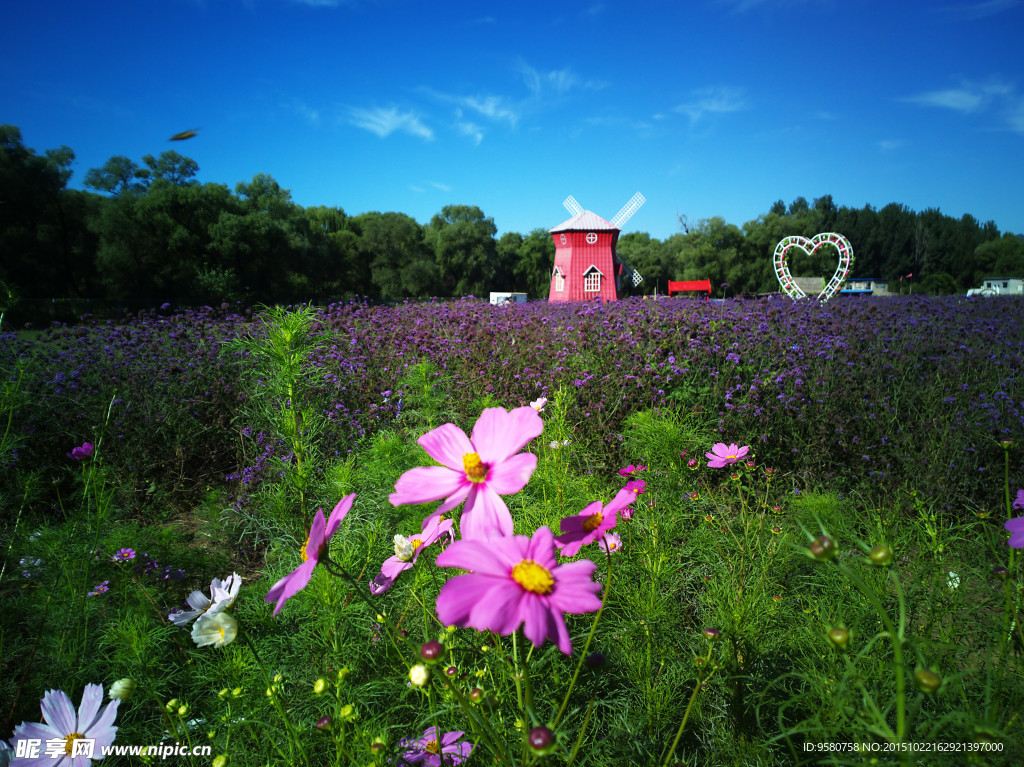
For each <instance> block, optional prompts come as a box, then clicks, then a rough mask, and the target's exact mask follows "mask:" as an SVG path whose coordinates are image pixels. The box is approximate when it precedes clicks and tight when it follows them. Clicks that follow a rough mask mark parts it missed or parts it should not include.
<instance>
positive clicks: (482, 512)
mask: <svg viewBox="0 0 1024 767" xmlns="http://www.w3.org/2000/svg"><path fill="white" fill-rule="evenodd" d="M460 529H461V531H462V537H463V538H465V539H467V540H478V539H487V538H507V537H508V536H510V535H512V533H513V527H512V514H511V513H510V512H509V510H508V506H506V505H505V501H504V500H502V498H501V496H500V495H498V494H497V493H496V492H494V491H493V490H491V488H490V487H488V486H487V484H485V483H482V482H481V483H478V484H474V485H473V487H472V488H470V491H469V495H468V496H467V497H466V506H465V508H464V509H463V510H462V520H461V522H460Z"/></svg>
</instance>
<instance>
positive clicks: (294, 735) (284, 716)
mask: <svg viewBox="0 0 1024 767" xmlns="http://www.w3.org/2000/svg"><path fill="white" fill-rule="evenodd" d="M239 633H240V634H241V635H242V639H244V640H245V643H246V644H247V645H249V649H250V650H252V655H253V658H255V659H256V665H257V666H259V667H260V671H261V672H263V680H264V681H265V682H266V685H267V689H268V690H272V689H273V684H274V682H273V680H272V678H271V677H270V674H268V673H267V669H266V667H265V666H264V665H263V659H262V658H260V654H259V652H258V651H257V650H256V645H255V644H253V641H252V639H250V638H249V634H248V633H246V632H244V631H242V632H239ZM270 702H271V703H273V705H274V708H275V709H277V714H278V716H280V717H281V720H282V721H283V722H284V726H285V728H286V729H287V730H288V736H289V738H290V739H291V741H292V744H293V745H294V746H295V747H296V748H298V749H299V753H300V754H302V761H303V762H305V763H306V764H309V757H308V756H307V755H306V749H304V748H303V747H302V740H301V739H300V738H299V734H298V732H297V731H296V730H295V725H294V724H293V723H292V720H291V718H290V717H289V716H288V712H287V711H285V709H284V706H283V705H281V700H280V699H279V698H278V696H277V693H276V692H275V693H273V694H272V695H271V696H270Z"/></svg>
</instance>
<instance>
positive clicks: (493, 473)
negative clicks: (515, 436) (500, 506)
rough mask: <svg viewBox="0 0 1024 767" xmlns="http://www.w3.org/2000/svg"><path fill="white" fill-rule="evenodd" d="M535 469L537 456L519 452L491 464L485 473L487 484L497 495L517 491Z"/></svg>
mask: <svg viewBox="0 0 1024 767" xmlns="http://www.w3.org/2000/svg"><path fill="white" fill-rule="evenodd" d="M536 470H537V456H535V455H534V454H533V453H520V454H518V455H514V456H512V457H511V458H509V459H507V460H505V461H502V462H501V463H496V464H493V465H492V466H491V470H490V471H489V472H488V473H487V486H488V487H489V488H491V489H492V490H493V491H494V492H496V493H498V495H512V494H513V493H518V492H519V491H520V490H522V489H523V488H524V487H526V483H527V482H529V481H530V477H532V476H533V472H534V471H536Z"/></svg>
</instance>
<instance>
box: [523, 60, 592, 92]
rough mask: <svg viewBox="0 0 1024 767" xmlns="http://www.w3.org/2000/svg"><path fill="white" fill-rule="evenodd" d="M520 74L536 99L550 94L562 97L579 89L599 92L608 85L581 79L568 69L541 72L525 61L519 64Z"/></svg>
mask: <svg viewBox="0 0 1024 767" xmlns="http://www.w3.org/2000/svg"><path fill="white" fill-rule="evenodd" d="M519 74H520V75H521V76H522V78H523V82H525V83H526V87H527V88H529V90H530V92H531V93H532V94H533V97H534V98H535V99H539V98H544V97H546V96H547V95H548V94H549V93H554V94H557V95H559V96H562V95H565V94H566V93H568V92H569V91H572V90H575V89H578V88H580V89H583V90H599V89H601V88H604V87H605V86H606V83H604V82H602V81H600V80H584V79H581V78H580V77H579V75H577V74H576V73H575V72H573V71H572V70H571V69H568V68H566V69H553V70H551V71H549V72H541V71H540V70H538V69H536V68H535V67H531V66H530V65H529V64H527V63H526V62H525V61H520V62H519Z"/></svg>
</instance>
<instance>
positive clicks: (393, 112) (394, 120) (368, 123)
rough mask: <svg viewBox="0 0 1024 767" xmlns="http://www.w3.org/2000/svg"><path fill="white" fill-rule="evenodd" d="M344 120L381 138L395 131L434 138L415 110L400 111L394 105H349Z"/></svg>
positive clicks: (426, 138)
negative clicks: (369, 107) (370, 106)
mask: <svg viewBox="0 0 1024 767" xmlns="http://www.w3.org/2000/svg"><path fill="white" fill-rule="evenodd" d="M346 122H348V123H349V124H350V125H354V126H356V127H357V128H362V129H363V130H368V131H370V133H376V134H377V135H378V136H380V137H381V138H385V137H387V136H390V135H391V134H392V133H394V132H395V131H400V132H402V133H408V134H410V135H412V136H419V137H420V138H422V139H425V140H427V141H431V140H433V138H434V132H433V131H432V130H431V129H430V128H428V127H427V126H426V125H424V124H423V123H422V122H421V121H420V118H419V116H418V115H417V114H416V113H415V112H411V111H410V112H401V111H399V110H398V109H397V108H395V107H387V108H384V107H375V108H373V109H360V108H359V107H349V108H348V115H347V117H346Z"/></svg>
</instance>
